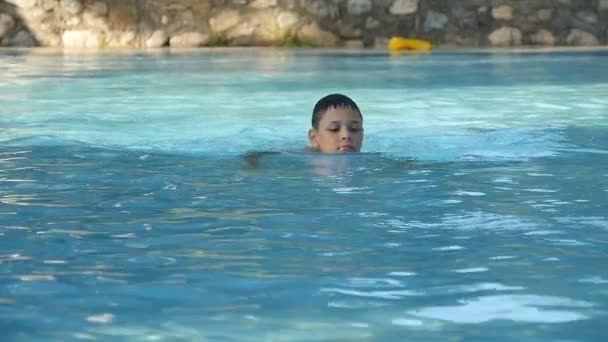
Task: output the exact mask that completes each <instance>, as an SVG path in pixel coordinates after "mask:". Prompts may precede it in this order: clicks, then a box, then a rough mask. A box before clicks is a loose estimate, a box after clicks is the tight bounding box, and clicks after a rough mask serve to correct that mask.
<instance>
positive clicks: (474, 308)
mask: <svg viewBox="0 0 608 342" xmlns="http://www.w3.org/2000/svg"><path fill="white" fill-rule="evenodd" d="M458 303H459V305H454V306H431V307H424V308H420V309H416V310H411V311H409V312H408V313H409V314H410V315H412V316H415V317H419V318H420V317H421V318H427V319H438V320H445V321H449V322H452V323H458V324H479V323H485V322H489V321H493V320H510V321H516V322H529V323H565V322H572V321H578V320H583V319H588V318H589V316H588V315H587V314H585V313H582V312H578V311H576V310H577V309H585V308H590V307H592V306H593V305H592V304H591V303H589V302H585V301H577V300H572V299H569V298H564V297H553V296H540V295H494V296H484V297H478V298H474V299H468V300H465V299H463V300H459V301H458ZM544 307H550V309H549V308H548V309H546V308H544Z"/></svg>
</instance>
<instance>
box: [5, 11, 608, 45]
mask: <svg viewBox="0 0 608 342" xmlns="http://www.w3.org/2000/svg"><path fill="white" fill-rule="evenodd" d="M393 35H400V36H405V37H416V38H422V39H427V40H430V41H432V42H433V43H434V44H435V45H439V46H520V45H541V46H554V45H571V46H594V45H603V44H607V43H608V0H0V45H3V46H38V45H40V46H53V47H61V46H62V47H66V48H122V47H130V48H158V47H162V46H171V47H198V46H226V45H235V46H237V45H238V46H241V45H245V46H247V45H261V46H346V47H384V46H385V44H386V42H387V40H388V39H389V38H390V37H391V36H393Z"/></svg>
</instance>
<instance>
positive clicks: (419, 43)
mask: <svg viewBox="0 0 608 342" xmlns="http://www.w3.org/2000/svg"><path fill="white" fill-rule="evenodd" d="M432 48H433V46H432V45H431V43H430V42H427V41H426V40H420V39H411V38H403V37H393V38H391V40H390V41H389V42H388V49H389V50H391V51H399V50H415V51H430V50H431V49H432Z"/></svg>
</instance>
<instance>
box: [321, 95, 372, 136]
mask: <svg viewBox="0 0 608 342" xmlns="http://www.w3.org/2000/svg"><path fill="white" fill-rule="evenodd" d="M338 107H345V108H350V109H353V110H355V111H356V112H357V113H359V116H360V117H361V120H363V115H361V111H360V110H359V107H358V106H357V104H356V103H355V101H353V100H352V99H351V98H350V97H348V96H346V95H342V94H330V95H327V96H325V97H323V98H322V99H320V100H319V101H318V102H317V104H315V107H314V108H313V110H312V120H311V121H312V127H313V128H314V129H319V121H321V119H322V118H323V115H325V113H326V112H327V111H328V110H329V109H330V108H338Z"/></svg>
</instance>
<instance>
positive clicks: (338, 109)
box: [323, 106, 362, 119]
mask: <svg viewBox="0 0 608 342" xmlns="http://www.w3.org/2000/svg"><path fill="white" fill-rule="evenodd" d="M327 114H330V116H333V115H331V114H334V115H348V116H356V117H357V118H360V119H362V116H361V113H359V111H358V110H356V109H354V108H351V107H348V106H334V107H329V108H327V110H326V111H325V115H324V117H323V118H325V117H327Z"/></svg>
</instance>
